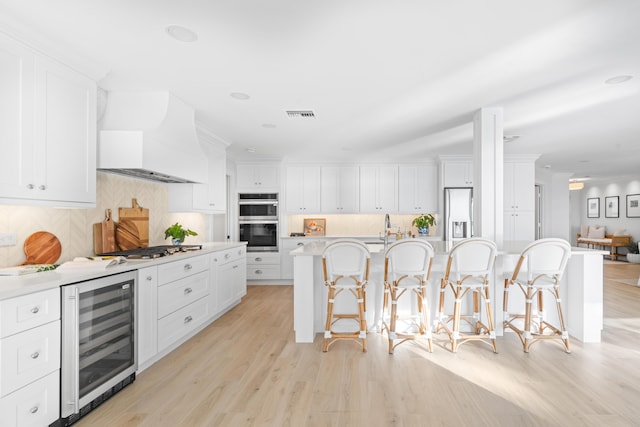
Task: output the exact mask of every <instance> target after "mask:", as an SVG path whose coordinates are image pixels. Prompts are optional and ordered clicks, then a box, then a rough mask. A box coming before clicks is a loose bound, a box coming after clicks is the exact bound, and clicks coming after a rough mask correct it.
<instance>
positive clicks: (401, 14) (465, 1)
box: [0, 0, 640, 177]
mask: <svg viewBox="0 0 640 427" xmlns="http://www.w3.org/2000/svg"><path fill="white" fill-rule="evenodd" d="M0 21H1V22H2V24H3V27H5V28H8V29H9V30H10V32H12V33H14V34H17V35H20V36H28V37H29V38H30V39H31V40H33V41H37V42H38V43H39V44H42V45H44V46H45V47H47V48H48V49H53V50H55V51H56V52H57V53H59V54H60V55H61V56H65V57H70V58H84V59H86V60H89V61H90V62H91V63H92V64H94V65H95V66H96V67H95V69H104V70H105V74H104V77H103V78H101V80H100V81H99V85H100V87H102V88H104V89H105V90H168V91H170V92H172V93H174V94H176V95H177V96H178V97H180V98H182V99H183V100H185V101H186V102H187V103H189V104H191V105H192V106H193V107H194V108H195V109H196V117H197V120H198V121H199V122H200V123H201V124H202V126H204V127H205V128H207V129H208V130H209V131H210V132H212V133H214V134H216V135H217V136H219V137H220V138H222V139H223V140H225V141H226V142H228V143H230V144H231V146H230V147H229V150H228V151H229V153H230V155H231V156H232V157H235V158H242V159H256V160H259V159H265V158H269V159H281V158H287V159H295V160H310V161H313V160H317V161H323V160H328V161H331V160H336V161H338V160H358V161H375V160H381V159H385V160H397V161H404V160H415V159H419V158H428V157H435V156H437V155H438V154H456V153H471V138H472V127H471V119H472V117H473V114H474V113H475V112H476V111H477V110H478V109H480V108H483V107H494V106H498V107H503V108H504V117H505V126H504V128H505V134H507V135H520V138H519V139H517V140H516V141H514V142H511V143H508V144H506V145H505V153H506V154H510V153H520V154H540V155H541V157H540V159H539V160H538V162H537V165H538V167H543V166H544V165H549V167H550V169H549V170H550V171H552V172H569V173H574V174H575V176H576V177H582V176H585V175H590V176H592V177H611V176H623V175H633V174H635V175H636V176H638V175H639V172H638V169H639V167H640V120H639V116H640V2H639V1H637V0H606V1H602V0H562V1H558V0H538V1H535V2H534V1H529V2H526V3H525V2H521V1H512V0H484V1H477V0H457V1H450V2H447V1H436V0H422V1H420V0H416V1H402V0H398V1H388V0H385V1H378V0H350V1H345V0H324V1H317V2H305V1H300V0H270V1H264V0H237V1H212V0H181V1H177V0H176V1H169V0H57V1H51V0H0ZM172 24H177V25H181V26H184V27H188V28H190V29H191V30H193V31H195V32H196V33H197V34H198V40H197V41H196V42H194V43H183V42H179V41H176V40H174V39H171V38H170V37H168V36H167V34H166V32H165V28H166V27H167V26H168V25H172ZM101 67H103V68H101ZM618 75H630V76H633V79H631V80H630V81H628V82H626V83H623V84H618V85H607V84H605V83H604V81H605V80H606V79H607V78H610V77H613V76H618ZM232 92H241V93H246V94H248V95H249V96H250V98H249V99H248V100H237V99H234V98H232V97H231V96H230V94H231V93H232ZM289 109H310V110H313V111H314V112H315V114H316V118H314V119H290V118H288V117H287V115H286V114H285V110H289ZM264 124H268V125H275V127H264V126H263V125H264ZM250 147H252V148H255V153H248V152H247V151H246V149H247V148H250Z"/></svg>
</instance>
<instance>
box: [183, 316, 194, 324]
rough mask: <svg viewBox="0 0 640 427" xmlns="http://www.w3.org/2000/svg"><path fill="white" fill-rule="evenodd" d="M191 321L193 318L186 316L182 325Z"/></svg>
mask: <svg viewBox="0 0 640 427" xmlns="http://www.w3.org/2000/svg"><path fill="white" fill-rule="evenodd" d="M192 320H193V317H191V316H187V317H185V318H184V323H189V322H191V321H192Z"/></svg>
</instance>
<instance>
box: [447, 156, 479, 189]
mask: <svg viewBox="0 0 640 427" xmlns="http://www.w3.org/2000/svg"><path fill="white" fill-rule="evenodd" d="M442 184H443V185H442V186H443V187H473V163H472V162H471V160H444V161H443V162H442Z"/></svg>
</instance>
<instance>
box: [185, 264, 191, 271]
mask: <svg viewBox="0 0 640 427" xmlns="http://www.w3.org/2000/svg"><path fill="white" fill-rule="evenodd" d="M192 268H193V266H192V265H191V264H185V265H184V269H185V270H191V269H192Z"/></svg>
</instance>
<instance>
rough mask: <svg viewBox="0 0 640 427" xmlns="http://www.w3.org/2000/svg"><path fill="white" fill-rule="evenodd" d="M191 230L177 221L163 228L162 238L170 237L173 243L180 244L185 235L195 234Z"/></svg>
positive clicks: (195, 234)
mask: <svg viewBox="0 0 640 427" xmlns="http://www.w3.org/2000/svg"><path fill="white" fill-rule="evenodd" d="M197 235H198V233H196V232H195V231H193V230H189V229H188V228H183V227H182V225H180V224H179V223H177V222H176V223H175V224H173V225H172V226H171V227H169V228H167V229H166V230H164V238H165V239H166V238H167V237H171V241H172V243H173V244H174V245H180V244H182V242H184V239H185V237H187V236H197Z"/></svg>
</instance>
